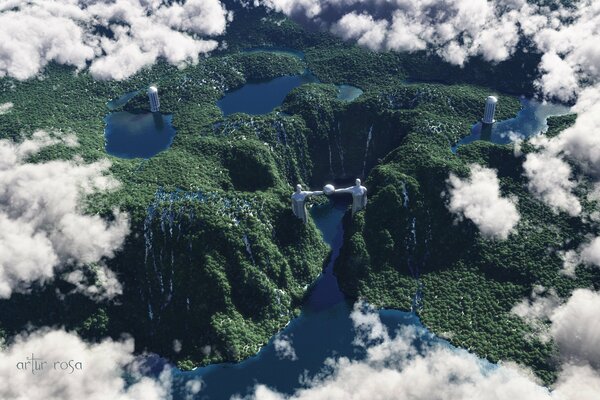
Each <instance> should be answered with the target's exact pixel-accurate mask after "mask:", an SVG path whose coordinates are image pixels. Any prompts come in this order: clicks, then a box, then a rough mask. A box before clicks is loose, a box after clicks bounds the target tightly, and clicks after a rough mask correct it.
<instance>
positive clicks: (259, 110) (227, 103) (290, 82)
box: [217, 72, 317, 115]
mask: <svg viewBox="0 0 600 400" xmlns="http://www.w3.org/2000/svg"><path fill="white" fill-rule="evenodd" d="M311 82H317V79H316V77H315V76H314V75H312V74H311V73H309V72H306V73H304V74H302V75H290V76H282V77H279V78H275V79H272V80H270V81H267V82H259V83H247V84H245V85H244V86H242V87H241V88H239V89H237V90H234V91H231V92H228V93H225V96H223V98H222V99H221V100H219V101H218V102H217V105H218V106H219V108H220V109H221V111H222V112H223V115H230V114H234V113H238V112H239V113H246V114H252V115H260V114H268V113H270V112H271V111H273V110H274V109H275V107H278V106H280V105H281V103H282V102H283V99H285V96H287V94H288V93H289V92H291V91H292V89H294V88H296V87H298V86H300V85H302V84H305V83H311Z"/></svg>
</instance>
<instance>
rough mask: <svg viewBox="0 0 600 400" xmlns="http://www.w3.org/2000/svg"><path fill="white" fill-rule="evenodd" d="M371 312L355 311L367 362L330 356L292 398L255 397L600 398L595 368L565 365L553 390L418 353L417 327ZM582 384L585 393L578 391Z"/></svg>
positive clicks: (438, 351) (430, 352) (478, 365)
mask: <svg viewBox="0 0 600 400" xmlns="http://www.w3.org/2000/svg"><path fill="white" fill-rule="evenodd" d="M369 313H371V312H370V311H364V310H363V309H362V306H361V305H358V306H355V311H354V312H353V313H352V318H353V321H354V324H355V326H356V327H357V328H359V333H358V336H359V337H361V339H359V340H358V341H357V342H359V343H360V342H362V343H366V344H365V345H366V346H367V347H366V350H367V352H366V354H367V355H366V358H365V359H364V360H360V361H357V360H350V359H348V358H345V357H339V358H330V359H328V360H327V362H326V363H325V366H324V369H323V371H322V372H321V373H319V374H317V375H316V376H315V377H313V378H312V379H308V380H307V381H306V387H305V388H302V389H298V390H297V391H296V392H295V393H294V394H292V395H291V396H287V395H283V394H281V393H278V392H276V391H275V390H272V389H270V388H268V387H266V386H264V385H260V384H258V385H257V386H256V387H255V389H254V393H253V395H252V396H250V398H253V399H259V400H283V399H290V400H291V399H293V400H304V399H307V400H308V399H310V400H319V399H327V400H331V399H352V400H372V399H411V400H419V399H423V400H425V399H427V400H429V399H439V400H459V399H460V400H462V399H480V400H502V399H506V400H513V399H527V400H576V399H577V400H579V399H582V398H583V399H586V400H587V399H592V398H597V397H598V396H599V395H600V385H599V384H598V383H599V382H600V378H599V377H598V373H597V371H595V370H593V369H592V368H590V367H589V366H574V365H570V364H568V365H565V366H564V368H563V370H562V373H561V374H560V376H559V380H558V381H557V384H556V385H555V387H554V389H553V390H552V391H551V390H549V389H547V388H545V387H543V386H540V385H539V384H538V383H536V382H535V380H534V379H533V378H532V377H531V375H530V373H529V372H527V371H524V370H522V369H520V368H518V367H516V366H514V365H508V364H500V365H498V366H494V365H491V364H489V363H487V362H486V361H482V360H480V359H478V358H476V357H475V356H474V355H472V354H470V353H468V352H466V351H464V350H458V349H453V348H452V347H450V346H448V345H444V344H433V345H428V344H423V343H421V345H422V348H421V349H420V350H418V351H417V349H416V346H415V342H417V341H419V337H420V334H421V333H420V332H419V331H418V329H417V328H415V327H403V328H401V329H400V330H399V331H398V332H396V334H395V336H393V335H391V334H390V333H389V332H388V331H387V330H386V329H385V327H384V326H383V325H382V324H381V321H380V320H379V317H378V316H377V315H376V314H374V315H375V316H374V317H373V316H371V315H368V314H369ZM365 338H367V339H368V341H367V342H364V339H365ZM579 384H581V386H580V389H581V390H580V391H575V389H576V388H577V385H579ZM582 394H583V395H585V396H587V397H582ZM593 396H595V397H593Z"/></svg>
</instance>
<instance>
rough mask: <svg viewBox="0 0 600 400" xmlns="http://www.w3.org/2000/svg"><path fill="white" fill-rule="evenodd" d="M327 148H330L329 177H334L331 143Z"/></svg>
mask: <svg viewBox="0 0 600 400" xmlns="http://www.w3.org/2000/svg"><path fill="white" fill-rule="evenodd" d="M327 147H328V148H329V175H330V176H334V173H333V164H332V162H331V143H330V142H328V143H327Z"/></svg>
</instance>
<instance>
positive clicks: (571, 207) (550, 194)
mask: <svg viewBox="0 0 600 400" xmlns="http://www.w3.org/2000/svg"><path fill="white" fill-rule="evenodd" d="M523 170H524V174H525V176H526V177H527V179H528V180H529V182H528V188H529V191H530V192H531V193H532V194H533V195H534V196H535V197H537V198H538V199H540V200H541V201H543V202H544V203H546V204H547V205H548V206H550V207H551V208H552V209H553V210H555V211H559V210H560V211H564V212H566V213H568V214H569V215H571V216H577V215H579V214H580V213H581V204H580V203H579V200H578V199H577V197H576V196H575V195H573V193H572V190H573V188H575V186H576V182H574V181H573V180H571V166H570V165H569V164H568V163H567V162H566V161H564V160H562V159H561V158H560V157H557V156H556V155H554V154H552V153H551V152H548V151H545V150H542V151H541V152H539V153H530V154H528V155H527V157H526V158H525V162H523Z"/></svg>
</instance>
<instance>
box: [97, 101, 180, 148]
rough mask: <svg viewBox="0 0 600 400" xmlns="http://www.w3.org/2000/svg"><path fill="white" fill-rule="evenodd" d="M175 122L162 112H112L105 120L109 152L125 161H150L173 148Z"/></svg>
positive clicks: (106, 144) (106, 146) (105, 134)
mask: <svg viewBox="0 0 600 400" xmlns="http://www.w3.org/2000/svg"><path fill="white" fill-rule="evenodd" d="M172 119H173V117H172V116H171V115H163V114H160V113H136V114H133V113H129V112H125V111H119V112H113V113H110V114H108V115H107V116H106V118H104V123H105V124H106V127H105V129H104V137H105V140H106V143H105V148H106V152H107V153H109V154H112V155H113V156H116V157H121V158H150V157H152V156H154V155H156V154H158V153H160V152H161V151H163V150H166V149H168V148H169V146H171V143H172V142H173V138H174V137H175V128H173V126H172V125H171V121H172Z"/></svg>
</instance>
